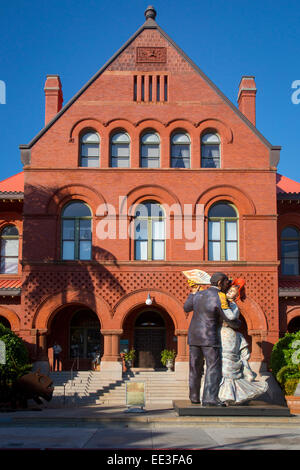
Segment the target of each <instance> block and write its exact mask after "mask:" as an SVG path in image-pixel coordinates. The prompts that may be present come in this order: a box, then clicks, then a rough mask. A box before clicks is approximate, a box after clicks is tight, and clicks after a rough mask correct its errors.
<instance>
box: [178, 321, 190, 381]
mask: <svg viewBox="0 0 300 470" xmlns="http://www.w3.org/2000/svg"><path fill="white" fill-rule="evenodd" d="M187 334H188V332H187V330H175V335H176V336H177V356H176V361H175V376H176V380H184V381H186V380H188V373H189V356H188V348H187Z"/></svg>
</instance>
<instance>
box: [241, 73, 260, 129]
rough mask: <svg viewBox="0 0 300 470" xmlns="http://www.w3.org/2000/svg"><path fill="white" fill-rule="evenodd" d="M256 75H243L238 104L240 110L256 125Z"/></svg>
mask: <svg viewBox="0 0 300 470" xmlns="http://www.w3.org/2000/svg"><path fill="white" fill-rule="evenodd" d="M254 78H255V77H249V76H243V77H242V79H241V81H240V86H239V94H238V104H239V110H240V111H241V112H242V113H243V114H244V115H245V116H246V118H247V119H249V121H250V122H252V124H253V125H254V126H255V121H256V119H255V95H256V84H255V80H254Z"/></svg>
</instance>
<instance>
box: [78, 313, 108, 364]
mask: <svg viewBox="0 0 300 470" xmlns="http://www.w3.org/2000/svg"><path fill="white" fill-rule="evenodd" d="M100 354H101V355H102V354H103V345H102V335H101V333H100V322H99V320H98V317H97V315H96V314H95V313H94V312H92V311H91V310H88V309H80V310H78V311H77V312H76V313H75V314H74V316H73V317H72V319H71V322H70V358H71V359H73V358H76V357H78V358H80V359H89V360H91V361H92V360H93V359H95V357H96V355H99V356H100Z"/></svg>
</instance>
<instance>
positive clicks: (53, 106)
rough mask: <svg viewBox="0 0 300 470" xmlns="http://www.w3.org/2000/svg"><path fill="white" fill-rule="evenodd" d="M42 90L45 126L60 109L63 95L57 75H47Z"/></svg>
mask: <svg viewBox="0 0 300 470" xmlns="http://www.w3.org/2000/svg"><path fill="white" fill-rule="evenodd" d="M44 90H45V125H46V124H48V122H49V121H51V119H53V118H54V116H56V114H57V113H58V112H59V111H60V110H61V108H62V103H63V94H62V88H61V81H60V78H59V75H47V79H46V83H45V88H44Z"/></svg>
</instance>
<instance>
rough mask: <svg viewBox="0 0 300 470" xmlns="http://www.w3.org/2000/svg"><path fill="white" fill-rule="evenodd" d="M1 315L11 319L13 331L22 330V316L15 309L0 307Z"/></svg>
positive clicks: (8, 319)
mask: <svg viewBox="0 0 300 470" xmlns="http://www.w3.org/2000/svg"><path fill="white" fill-rule="evenodd" d="M0 316H1V317H4V318H6V320H7V321H9V323H10V326H11V329H12V331H19V330H20V323H21V322H20V318H19V317H18V315H17V314H16V312H14V311H13V310H11V309H9V308H7V307H0Z"/></svg>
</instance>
